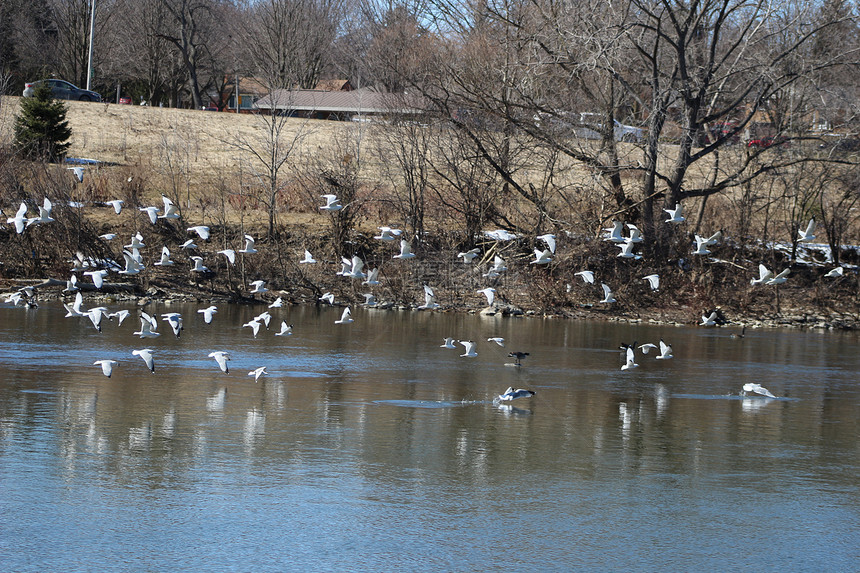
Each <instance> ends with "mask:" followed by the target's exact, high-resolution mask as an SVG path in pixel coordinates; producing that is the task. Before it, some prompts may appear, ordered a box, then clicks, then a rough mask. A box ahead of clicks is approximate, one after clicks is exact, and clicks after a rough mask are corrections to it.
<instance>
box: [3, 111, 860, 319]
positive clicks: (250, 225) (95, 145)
mask: <svg viewBox="0 0 860 573" xmlns="http://www.w3.org/2000/svg"><path fill="white" fill-rule="evenodd" d="M16 104H17V99H16V98H8V97H7V98H4V105H3V110H4V111H8V110H10V109H12V108H13V107H14V106H15V105H16ZM0 115H2V114H0ZM8 120H9V114H6V116H5V119H4V118H3V117H0V124H2V126H5V129H6V131H5V132H4V131H3V129H0V133H6V134H7V135H8V129H9V125H10V122H9V121H8ZM69 120H70V123H71V124H72V126H73V130H74V133H75V136H74V141H73V145H72V154H73V155H76V156H78V157H96V158H98V159H99V160H100V161H101V162H102V163H99V164H95V165H92V166H87V167H86V170H85V175H84V179H83V181H82V182H81V183H78V182H77V181H75V180H74V178H72V177H71V176H70V173H69V172H68V171H67V170H66V169H65V166H60V165H38V164H25V163H20V162H16V160H14V159H13V158H12V157H11V155H8V154H7V155H4V156H2V157H0V161H2V162H3V167H4V169H3V173H4V174H5V179H3V180H2V182H3V185H2V187H0V207H2V208H3V209H4V211H5V213H6V214H7V215H9V214H10V213H14V212H16V211H17V210H18V206H19V205H20V203H21V202H22V201H24V202H25V203H26V204H27V207H28V216H29V215H30V214H33V213H35V212H36V207H37V206H39V205H41V204H42V201H43V200H44V198H45V197H49V198H50V199H51V201H52V202H53V210H52V217H53V219H54V221H53V222H49V223H42V224H33V225H31V226H28V227H27V228H26V229H24V231H23V232H22V233H20V234H19V233H16V232H15V228H14V226H11V225H0V244H2V245H3V250H2V253H0V263H2V264H0V290H2V291H4V292H12V291H15V290H17V289H19V288H21V287H22V286H24V285H32V284H43V287H42V288H38V289H37V295H36V296H37V299H42V300H43V299H46V298H51V297H60V296H64V295H63V293H62V291H63V290H64V289H65V288H66V281H67V280H70V277H71V275H72V274H75V275H76V278H77V279H78V284H79V285H81V288H82V289H85V290H84V294H85V296H86V297H88V298H89V297H100V296H111V297H115V298H116V297H121V298H123V299H125V298H127V299H133V300H135V301H137V302H138V303H145V302H146V301H170V300H196V301H200V302H205V303H208V302H209V301H213V300H214V301H219V302H220V301H232V302H237V303H243V304H260V305H263V304H264V303H265V304H269V303H271V302H272V301H273V300H274V299H275V298H276V297H279V296H280V297H281V298H282V299H283V300H284V301H285V303H286V304H320V301H319V299H320V297H321V296H322V295H323V294H324V293H327V292H328V293H331V294H333V295H334V297H335V304H338V305H358V304H364V303H365V296H364V295H365V294H372V295H373V296H374V297H375V299H376V308H379V309H418V307H420V306H422V305H425V304H426V299H425V289H424V285H427V286H428V287H430V288H431V289H432V291H433V293H434V296H435V300H434V301H433V302H434V303H435V304H438V305H439V308H438V309H437V310H433V311H432V312H470V313H482V314H485V315H492V316H524V317H547V318H570V319H593V320H609V321H626V322H638V321H648V322H655V323H665V324H685V325H693V324H698V323H700V322H701V321H702V316H703V315H709V314H711V313H712V312H714V311H715V310H716V311H718V320H717V322H718V323H719V325H720V326H722V327H728V328H733V329H738V330H739V329H741V328H742V327H743V326H747V327H749V328H758V327H780V326H783V327H798V328H815V329H834V330H835V329H852V330H853V329H856V328H858V327H860V285H858V277H857V272H856V271H857V268H858V265H860V253H858V250H857V249H855V248H844V249H843V251H842V252H841V253H840V263H841V264H842V265H843V275H842V276H838V277H829V276H827V274H828V272H829V271H831V270H833V269H834V267H835V265H834V264H833V263H832V260H833V258H832V254H831V253H830V250H829V248H828V247H827V246H825V245H820V244H806V245H798V246H797V249H798V250H797V252H796V253H794V252H793V249H792V245H790V244H789V243H777V242H774V241H769V242H765V241H763V240H758V239H745V240H740V239H738V238H736V237H733V236H731V234H730V232H729V231H725V232H724V233H722V238H721V239H720V240H719V241H718V242H717V243H716V244H714V245H710V246H708V249H709V250H710V254H709V255H706V256H699V255H693V254H691V253H692V251H693V248H694V247H693V244H694V240H693V231H692V225H691V224H689V223H685V224H684V225H682V226H677V227H672V229H671V233H672V235H671V240H672V241H673V242H672V244H671V245H670V246H669V249H668V251H669V255H668V256H667V255H666V254H665V253H663V254H662V255H661V256H650V255H651V254H649V253H648V252H647V249H648V242H647V241H648V237H645V241H644V242H643V243H642V244H641V245H637V247H636V255H637V256H639V255H638V253H642V256H641V258H638V259H637V258H629V259H625V258H620V257H619V252H618V248H617V246H616V245H615V244H614V243H612V242H608V241H605V240H601V239H599V238H596V237H597V236H599V235H600V234H601V231H600V228H599V226H598V227H597V228H594V225H595V221H597V214H596V213H597V212H598V211H597V210H595V209H594V207H595V205H596V206H601V208H602V206H603V204H602V203H600V202H599V201H598V202H597V203H595V205H591V206H588V205H586V206H585V207H588V209H586V208H585V207H582V208H581V209H580V208H577V207H581V206H580V205H579V204H574V203H571V205H570V206H569V207H567V209H568V210H567V211H564V212H563V214H564V216H565V221H568V222H566V223H565V222H562V221H556V222H554V223H553V224H552V228H553V229H554V234H555V242H556V243H557V244H556V249H555V252H554V253H551V256H550V259H551V261H550V262H549V263H548V264H535V262H536V261H535V255H534V252H535V249H540V250H543V249H545V248H546V247H547V244H546V243H545V242H544V241H543V240H542V239H538V238H537V237H536V236H528V235H527V234H523V233H519V234H517V233H513V232H510V231H506V232H493V230H492V228H489V229H488V228H487V226H486V225H485V226H484V229H485V230H484V232H476V233H468V232H466V231H465V229H466V228H467V227H468V226H467V225H465V224H464V222H466V221H467V220H468V218H469V217H468V215H469V213H468V211H464V210H463V209H464V207H463V206H462V205H460V204H458V203H456V201H457V200H464V201H465V200H466V199H467V197H465V196H460V197H457V196H455V195H454V193H455V191H454V190H451V191H450V193H451V196H448V195H445V194H444V193H442V192H436V193H429V191H428V194H427V195H426V197H424V198H423V199H422V201H424V203H422V205H423V207H422V208H423V209H424V210H423V211H422V213H423V215H422V216H423V224H422V226H421V227H420V230H417V231H416V230H413V229H410V228H409V227H408V225H406V224H405V223H404V222H405V221H407V220H409V219H408V215H409V213H413V214H414V211H410V210H409V209H410V208H409V204H408V203H409V201H411V200H414V198H413V199H409V198H408V197H404V195H403V194H402V192H401V191H398V189H397V186H396V185H395V183H394V181H395V180H396V177H394V178H391V179H387V180H385V181H387V182H383V181H382V180H381V179H379V178H378V177H377V175H378V174H379V173H382V172H385V169H384V166H383V165H382V163H383V162H382V160H381V159H380V157H381V156H377V155H376V151H377V150H378V146H379V145H382V143H384V138H383V139H376V140H374V143H373V144H372V145H371V144H370V143H369V141H371V139H372V138H371V137H370V136H371V135H372V134H373V133H374V126H369V127H368V126H363V125H362V126H353V125H349V124H348V123H345V122H323V121H305V120H292V119H290V120H289V121H288V122H286V123H285V124H284V128H285V130H286V131H285V134H287V133H288V134H292V135H291V136H292V137H294V138H295V139H294V141H295V143H296V144H297V145H298V146H299V148H298V149H297V154H298V155H297V157H299V158H301V160H302V161H301V162H290V163H291V168H290V169H288V170H287V172H285V174H284V175H283V177H284V179H283V180H282V181H283V185H282V187H281V189H279V190H278V191H277V193H276V194H275V196H274V197H275V202H274V203H273V204H267V202H266V201H267V199H266V194H265V185H262V184H261V181H262V182H265V178H264V177H263V175H261V173H260V172H259V170H258V171H254V170H251V169H248V167H247V165H248V164H247V162H246V159H247V153H246V154H245V156H243V155H242V154H241V153H240V150H239V149H238V148H237V147H235V144H236V143H237V142H240V141H243V140H248V138H251V137H258V138H259V137H262V136H264V134H262V135H261V133H260V128H261V126H264V125H265V120H264V118H260V117H255V116H254V117H252V116H241V115H240V116H236V115H235V114H214V113H206V112H197V111H193V110H166V109H164V110H162V109H157V108H156V109H150V108H140V106H137V107H133V106H132V107H129V106H116V105H113V104H87V103H82V102H69ZM376 127H379V126H376ZM356 130H359V131H361V134H363V135H362V137H363V138H365V139H361V138H359V141H363V142H364V143H362V145H364V146H365V148H362V149H364V151H363V153H364V154H365V155H364V156H363V157H365V159H362V163H361V165H360V166H359V165H358V164H357V163H356V159H355V158H356V156H357V153H352V152H347V151H344V150H342V149H340V148H339V147H338V146H339V145H342V144H343V143H344V141H352V139H351V138H352V137H353V136H355V135H356ZM300 135H301V136H300ZM285 136H286V135H285ZM257 141H258V143H259V142H260V141H261V140H260V139H258V140H257ZM346 147H347V148H348V147H349V146H346ZM345 149H346V148H345ZM349 149H350V150H352V151H355V149H358V148H349ZM332 150H335V151H338V150H339V151H340V154H335V155H333V157H335V158H336V159H337V161H335V162H330V163H319V164H316V163H314V162H315V161H316V160H318V159H320V158H321V157H322V156H323V155H326V154H328V153H329V152H330V151H332ZM367 156H370V159H367V158H366V157H367ZM368 165H371V166H372V168H368V167H367V166H368ZM581 175H583V174H582V173H577V172H567V176H569V177H571V178H572V180H574V179H576V178H577V177H578V176H581ZM279 181H280V180H279ZM329 192H337V193H339V194H341V195H340V196H341V197H342V198H343V200H344V203H345V204H347V208H345V209H343V210H340V211H335V212H324V211H321V210H320V208H319V202H320V201H321V200H320V199H319V196H320V195H321V194H324V193H329ZM341 192H342V193H341ZM348 193H351V197H352V199H351V200H349V201H347V200H346V198H345V197H347V195H348ZM162 195H165V196H170V197H172V199H173V202H174V203H175V204H176V205H177V206H179V213H178V215H179V216H180V217H181V218H179V219H170V218H157V219H156V221H155V223H151V222H150V220H149V217H148V214H147V213H146V211H145V209H147V208H150V209H152V208H153V207H152V206H158V207H157V208H156V211H157V212H159V213H162V212H163V211H162V208H161V205H162ZM577 197H578V198H579V196H577ZM110 199H122V200H123V201H124V208H123V210H122V212H121V214H116V213H115V211H114V208H113V207H112V206H110V205H108V204H107V203H106V201H108V200H110ZM498 202H499V203H504V204H505V207H506V208H508V209H510V210H512V211H517V210H519V211H520V212H521V214H522V212H525V211H527V209H525V208H526V207H528V205H524V204H518V203H517V202H516V196H515V195H513V194H510V195H508V196H507V197H505V198H504V200H502V199H501V198H500V199H499V200H498ZM691 203H692V204H693V205H694V204H695V203H694V202H693V201H691ZM491 206H492V205H491ZM723 206H724V205H723ZM493 209H495V210H499V209H501V207H500V206H495V207H493ZM524 209H525V211H524ZM589 209H591V210H589ZM721 209H722V207H721V206H720V203H719V202H717V201H716V199H715V200H712V201H711V202H710V203H709V204H708V211H707V213H708V215H709V217H711V219H714V221H717V220H719V217H718V216H717V215H718V214H719V212H720V210H721ZM690 211H692V207H691V208H690ZM712 214H713V215H712ZM270 216H271V217H272V221H273V226H272V227H271V228H270V226H269V224H268V223H269V217H270ZM725 216H726V214H725V213H724V214H723V217H725ZM535 217H538V215H535ZM541 217H542V215H541ZM578 220H587V221H589V224H588V226H585V227H583V226H580V225H577V224H576V221H578ZM709 220H710V219H709ZM714 221H712V223H711V224H713V225H714V226H715V227H716V224H717V223H716V222H714ZM723 222H726V221H723ZM194 225H205V226H207V228H208V229H209V230H210V236H209V238H208V239H205V240H204V239H200V238H199V237H198V236H196V235H194V234H193V233H191V232H189V231H187V230H186V229H188V228H190V227H192V226H194ZM384 225H390V226H399V227H402V228H404V230H405V232H404V234H403V235H401V236H399V237H397V238H396V240H393V241H390V242H383V241H381V240H378V239H375V238H374V237H375V236H378V233H379V227H381V226H384ZM548 225H549V223H544V224H543V228H546V226H548ZM688 225H689V227H688ZM571 229H577V230H579V232H578V233H573V232H572V231H571ZM270 230H271V231H272V233H271V236H269V231H270ZM137 233H140V234H141V237H142V241H143V242H144V244H145V245H146V247H144V248H141V249H140V253H141V261H142V262H143V268H142V269H141V270H140V272H135V271H132V272H128V271H124V270H123V269H124V266H125V265H124V263H123V260H124V254H123V252H124V251H129V250H131V249H130V248H124V247H123V243H127V242H128V240H129V238H130V237H132V236H133V235H135V234H137ZM248 234H250V235H252V236H253V237H254V238H256V239H257V242H256V251H257V252H256V253H253V254H240V252H239V251H240V250H241V249H242V247H243V245H244V244H245V236H246V235H248ZM535 234H536V233H535ZM781 234H782V235H785V234H786V233H783V232H781ZM111 235H115V237H114V238H106V237H110V236H111ZM403 237H407V238H408V239H409V240H410V245H411V247H412V249H413V251H414V253H415V254H416V256H415V258H412V259H398V258H397V257H396V256H395V255H397V254H398V252H399V245H400V241H399V239H400V238H403ZM189 239H193V240H194V242H196V243H197V244H196V247H195V248H194V249H192V250H188V249H183V248H181V246H182V245H183V244H184V243H185V242H186V241H188V240H189ZM162 248H167V249H168V250H169V252H170V257H171V258H172V261H173V263H174V264H172V265H157V264H156V263H157V261H158V260H159V258H160V255H161V249H162ZM471 249H475V250H476V251H475V252H476V257H475V259H474V261H473V262H471V263H468V264H467V263H465V262H464V259H463V258H461V257H459V256H458V254H459V253H462V252H466V251H469V250H471ZM228 250H232V251H233V256H234V257H235V259H236V260H235V263H230V262H228V260H227V258H226V256H225V254H223V253H224V252H226V251H228ZM306 250H307V251H309V252H311V253H312V254H313V256H314V257H315V258H316V259H317V261H318V262H316V263H312V264H305V263H302V262H300V261H301V260H302V258H303V256H304V252H305V251H306ZM192 257H200V258H201V261H200V263H201V264H202V265H203V266H205V267H206V269H207V270H206V272H192V271H191V270H190V269H191V268H192V266H193V260H192ZM343 257H346V258H347V259H348V260H349V261H350V264H351V260H352V258H353V257H357V258H358V259H359V260H360V261H361V262H362V264H363V271H362V272H365V273H366V272H368V271H369V270H370V269H373V268H377V269H378V270H379V284H375V285H372V284H366V283H364V281H363V280H362V279H361V278H347V277H344V276H343V274H339V273H338V271H342V269H343V262H342V258H343ZM497 257H498V259H497ZM658 260H659V261H662V262H657V261H658ZM498 261H501V263H498ZM760 264H764V265H766V266H767V267H768V268H769V269H772V270H773V271H774V273H778V272H779V271H782V270H783V269H788V270H789V276H788V279H787V281H786V282H785V283H783V284H781V285H779V286H766V285H758V286H754V285H752V284H750V281H751V279H753V278H756V277H758V275H759V265H760ZM499 265H501V266H504V267H505V270H500V271H499V272H497V273H496V272H493V271H492V268H493V267H498V266H499ZM96 268H110V269H111V273H110V274H109V275H108V277H107V278H106V281H107V283H108V286H107V287H105V288H104V289H102V291H104V292H102V291H99V290H98V289H95V288H94V287H93V286H92V285H91V283H90V280H89V278H88V277H87V276H86V275H85V274H84V273H85V272H87V271H91V270H93V269H96ZM72 269H76V270H74V271H73V270H72ZM583 270H589V271H592V272H593V275H594V282H593V283H586V282H584V281H583V280H582V278H580V276H579V275H577V273H579V272H580V271H583ZM120 271H122V272H120ZM359 274H360V273H359ZM654 274H656V275H658V276H659V288H658V289H657V290H652V289H651V287H650V286H649V282H648V281H647V280H644V277H646V276H648V275H654ZM496 275H497V276H496ZM254 280H264V281H266V285H267V288H268V292H267V293H265V294H264V295H257V296H251V295H250V294H249V283H250V282H251V281H254ZM49 281H54V282H53V284H51V283H50V282H49ZM602 284H606V285H608V286H609V287H610V289H611V290H612V297H611V298H614V299H615V301H614V302H606V303H604V302H601V301H602V300H605V292H604V291H603V289H602V287H601V285H602ZM488 287H489V288H493V289H495V293H494V295H495V300H494V301H493V302H492V304H489V305H488V299H487V298H486V297H485V295H484V294H482V293H479V290H480V289H484V288H488ZM105 293H106V294H105ZM65 296H66V297H68V293H67V294H66V295H65ZM431 306H432V305H431Z"/></svg>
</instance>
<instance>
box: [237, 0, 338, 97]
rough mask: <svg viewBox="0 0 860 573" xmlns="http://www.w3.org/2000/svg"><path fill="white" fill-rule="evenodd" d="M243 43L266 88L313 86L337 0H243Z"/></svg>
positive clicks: (333, 26) (333, 28) (330, 37)
mask: <svg viewBox="0 0 860 573" xmlns="http://www.w3.org/2000/svg"><path fill="white" fill-rule="evenodd" d="M244 7H245V12H246V16H245V20H244V29H243V32H242V33H243V40H242V41H243V43H244V44H246V45H247V46H249V49H248V52H247V54H248V57H249V59H250V61H251V62H253V67H254V69H255V70H256V73H258V74H260V75H261V76H262V79H263V81H265V83H266V85H267V86H269V89H270V90H273V89H277V88H292V87H293V86H294V85H298V86H299V87H302V88H312V87H314V86H315V85H316V83H317V81H318V80H319V78H320V73H321V72H322V70H323V68H324V67H325V65H326V63H327V62H326V55H327V54H328V52H329V49H330V47H331V44H332V42H333V41H334V38H335V36H336V33H337V26H338V21H339V19H340V14H341V11H342V7H343V2H342V0H263V1H260V2H246V3H245V5H244Z"/></svg>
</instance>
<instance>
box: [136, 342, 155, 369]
mask: <svg viewBox="0 0 860 573" xmlns="http://www.w3.org/2000/svg"><path fill="white" fill-rule="evenodd" d="M131 353H132V354H134V355H135V356H140V357H141V358H143V362H144V363H145V364H146V367H147V368H149V371H150V372H152V373H153V374H155V361H154V360H153V359H152V349H150V348H144V349H143V350H132V351H131Z"/></svg>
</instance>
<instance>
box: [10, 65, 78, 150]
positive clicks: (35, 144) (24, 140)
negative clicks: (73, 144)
mask: <svg viewBox="0 0 860 573" xmlns="http://www.w3.org/2000/svg"><path fill="white" fill-rule="evenodd" d="M71 135H72V130H71V128H70V127H69V122H68V121H66V106H65V105H64V104H63V103H62V102H60V101H57V100H55V99H54V98H53V96H52V95H51V88H50V86H49V85H48V84H47V82H42V83H40V84H39V85H38V86H37V87H36V90H35V92H34V94H33V97H24V98H21V114H20V115H17V116H15V151H16V152H17V153H18V155H20V156H21V157H22V158H24V159H31V160H46V161H57V160H60V159H62V158H63V157H64V156H65V155H66V150H68V148H69V145H70V143H68V139H69V137H71Z"/></svg>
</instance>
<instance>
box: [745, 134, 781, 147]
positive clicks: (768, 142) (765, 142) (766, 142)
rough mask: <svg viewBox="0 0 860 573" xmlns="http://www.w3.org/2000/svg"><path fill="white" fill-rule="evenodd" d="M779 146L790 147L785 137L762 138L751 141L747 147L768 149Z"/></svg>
mask: <svg viewBox="0 0 860 573" xmlns="http://www.w3.org/2000/svg"><path fill="white" fill-rule="evenodd" d="M774 145H778V146H780V147H783V146H786V145H788V140H787V139H786V138H784V137H760V138H758V139H750V140H749V141H747V147H758V148H762V149H764V148H767V147H772V146H774Z"/></svg>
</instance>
